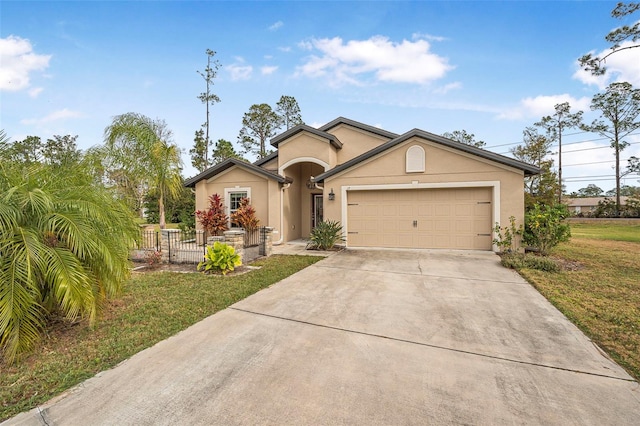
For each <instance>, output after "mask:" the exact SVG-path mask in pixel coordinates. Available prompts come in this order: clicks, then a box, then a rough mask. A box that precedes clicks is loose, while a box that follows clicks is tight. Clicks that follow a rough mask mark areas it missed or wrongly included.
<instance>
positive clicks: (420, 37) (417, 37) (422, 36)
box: [411, 33, 447, 41]
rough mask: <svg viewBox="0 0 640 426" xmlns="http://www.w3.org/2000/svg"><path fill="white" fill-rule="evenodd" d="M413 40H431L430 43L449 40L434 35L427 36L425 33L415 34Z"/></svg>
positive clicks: (412, 36) (412, 35)
mask: <svg viewBox="0 0 640 426" xmlns="http://www.w3.org/2000/svg"><path fill="white" fill-rule="evenodd" d="M411 39H412V40H429V41H446V40H447V38H446V37H442V36H434V35H431V34H425V33H413V34H411Z"/></svg>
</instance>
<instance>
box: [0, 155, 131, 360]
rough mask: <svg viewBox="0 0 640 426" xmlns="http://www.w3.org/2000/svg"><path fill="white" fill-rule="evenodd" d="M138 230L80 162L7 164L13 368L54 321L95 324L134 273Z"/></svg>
mask: <svg viewBox="0 0 640 426" xmlns="http://www.w3.org/2000/svg"><path fill="white" fill-rule="evenodd" d="M138 232H139V231H138V227H137V225H136V224H135V221H134V218H133V216H132V215H131V213H130V211H129V210H128V208H127V207H126V206H124V205H123V204H122V203H121V202H120V201H118V200H117V199H116V198H114V197H113V194H112V193H110V192H109V191H108V190H107V189H105V188H104V187H103V186H101V185H95V182H94V180H93V176H92V175H91V174H90V173H88V172H87V171H86V170H84V169H83V167H82V164H81V163H76V164H74V165H73V167H53V166H50V165H47V164H34V165H32V166H30V167H28V168H25V166H24V164H21V163H14V162H6V161H3V162H0V251H1V252H2V256H0V352H1V356H2V357H3V358H4V359H5V361H8V362H12V361H13V360H15V359H16V357H18V356H19V355H20V354H22V353H24V352H26V351H28V350H29V349H30V348H32V347H33V345H34V344H35V343H36V342H37V341H38V339H39V337H40V333H41V331H42V329H43V328H44V326H45V324H46V322H47V320H49V319H50V318H51V317H54V316H59V315H61V316H63V317H64V318H66V319H67V320H70V321H74V320H77V319H88V320H89V322H90V323H93V322H95V321H96V319H97V317H98V314H99V312H100V308H101V306H102V304H103V301H104V299H105V298H108V297H111V296H114V295H116V294H118V293H119V292H120V290H121V288H122V283H123V282H124V280H125V279H126V278H127V277H128V274H129V251H130V249H131V247H132V246H133V245H134V242H135V239H136V238H137V237H138Z"/></svg>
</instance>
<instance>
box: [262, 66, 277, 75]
mask: <svg viewBox="0 0 640 426" xmlns="http://www.w3.org/2000/svg"><path fill="white" fill-rule="evenodd" d="M277 70H278V67H277V66H268V65H265V66H264V67H262V68H260V72H261V73H262V75H271V74H273V73H274V72H276V71H277Z"/></svg>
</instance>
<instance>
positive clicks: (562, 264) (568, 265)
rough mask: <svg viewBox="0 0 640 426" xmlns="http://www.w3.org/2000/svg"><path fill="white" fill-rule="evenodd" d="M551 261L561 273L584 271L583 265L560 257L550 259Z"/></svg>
mask: <svg viewBox="0 0 640 426" xmlns="http://www.w3.org/2000/svg"><path fill="white" fill-rule="evenodd" d="M551 259H552V260H553V261H554V262H556V264H557V265H558V267H559V268H560V269H561V270H563V271H582V270H584V269H586V266H585V265H584V264H583V263H580V262H577V261H575V260H567V259H563V258H561V257H551Z"/></svg>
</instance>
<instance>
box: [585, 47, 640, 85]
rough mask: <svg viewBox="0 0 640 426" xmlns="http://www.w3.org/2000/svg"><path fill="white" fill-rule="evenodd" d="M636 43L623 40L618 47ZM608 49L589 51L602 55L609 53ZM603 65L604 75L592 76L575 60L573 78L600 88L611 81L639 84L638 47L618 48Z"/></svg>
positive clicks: (639, 50) (639, 54)
mask: <svg viewBox="0 0 640 426" xmlns="http://www.w3.org/2000/svg"><path fill="white" fill-rule="evenodd" d="M635 44H637V43H633V42H631V41H625V42H623V43H621V44H620V48H625V47H629V46H633V45H635ZM610 52H611V51H610V50H609V49H606V50H603V51H602V52H599V53H596V52H591V53H592V54H594V56H598V57H603V56H605V55H606V54H607V53H610ZM604 65H605V66H606V67H607V72H606V74H605V75H601V76H593V75H591V73H589V72H587V71H585V70H583V69H582V68H580V66H579V65H578V63H577V61H576V68H577V69H578V70H577V71H576V72H575V73H574V74H573V78H574V79H576V80H578V81H581V82H582V83H584V84H587V85H594V86H597V87H598V88H599V89H600V90H602V89H604V88H605V87H607V85H608V84H609V83H611V82H617V81H627V82H629V83H631V84H633V85H634V86H640V47H638V48H634V49H627V50H620V51H618V52H616V53H614V54H613V55H611V56H609V57H608V58H607V59H606V60H605V62H604Z"/></svg>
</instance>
